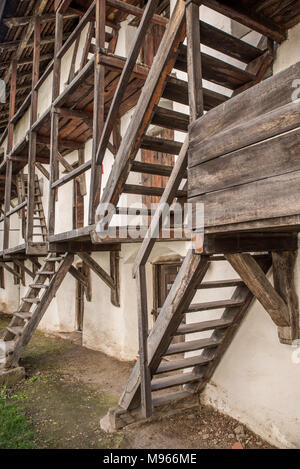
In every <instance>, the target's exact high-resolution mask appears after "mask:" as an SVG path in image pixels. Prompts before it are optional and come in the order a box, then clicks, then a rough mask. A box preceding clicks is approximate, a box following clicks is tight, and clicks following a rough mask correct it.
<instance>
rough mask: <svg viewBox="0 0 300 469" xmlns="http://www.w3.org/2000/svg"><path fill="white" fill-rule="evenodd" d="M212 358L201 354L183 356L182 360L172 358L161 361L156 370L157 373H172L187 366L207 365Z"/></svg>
mask: <svg viewBox="0 0 300 469" xmlns="http://www.w3.org/2000/svg"><path fill="white" fill-rule="evenodd" d="M211 360H212V359H209V358H207V359H206V358H203V357H202V356H201V355H198V356H197V357H188V358H183V359H182V360H171V361H169V362H164V363H161V364H160V365H159V367H158V369H157V370H156V372H155V375H160V374H162V373H170V372H171V371H177V370H183V369H185V368H191V367H194V366H205V365H207V364H208V363H209V362H210V361H211Z"/></svg>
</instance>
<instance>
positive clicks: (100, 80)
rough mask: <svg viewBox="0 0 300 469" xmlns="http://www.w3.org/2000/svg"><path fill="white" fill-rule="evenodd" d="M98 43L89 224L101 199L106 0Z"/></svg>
mask: <svg viewBox="0 0 300 469" xmlns="http://www.w3.org/2000/svg"><path fill="white" fill-rule="evenodd" d="M95 15H96V44H95V51H96V56H95V64H94V121H93V148H92V166H91V184H90V198H89V216H88V222H89V225H93V224H94V223H95V214H96V210H97V207H98V204H99V200H100V193H101V181H102V165H101V163H100V164H99V162H98V161H97V149H98V145H99V142H100V139H101V135H102V132H103V128H104V107H105V101H104V96H105V67H104V66H103V65H102V64H101V63H100V54H101V51H102V50H103V49H104V48H105V19H106V0H96V12H95Z"/></svg>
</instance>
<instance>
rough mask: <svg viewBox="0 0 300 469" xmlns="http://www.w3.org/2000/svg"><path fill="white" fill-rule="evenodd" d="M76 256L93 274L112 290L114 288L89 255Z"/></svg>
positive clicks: (102, 270)
mask: <svg viewBox="0 0 300 469" xmlns="http://www.w3.org/2000/svg"><path fill="white" fill-rule="evenodd" d="M78 256H79V257H80V258H81V259H82V260H83V261H84V262H85V263H86V264H87V265H88V266H89V267H90V268H91V269H92V270H93V272H95V274H96V275H98V277H100V278H101V280H103V282H104V283H105V284H106V285H107V286H108V287H109V288H111V289H112V290H113V289H114V288H115V284H114V280H113V279H112V278H111V276H110V275H108V274H107V273H106V272H105V270H104V269H102V267H101V266H100V265H99V264H98V263H97V262H96V261H95V260H94V259H93V258H92V257H91V256H90V255H89V254H86V253H82V252H79V253H78Z"/></svg>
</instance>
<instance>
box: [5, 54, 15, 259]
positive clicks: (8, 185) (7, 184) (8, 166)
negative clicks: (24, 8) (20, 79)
mask: <svg viewBox="0 0 300 469" xmlns="http://www.w3.org/2000/svg"><path fill="white" fill-rule="evenodd" d="M16 89H17V61H16V60H14V61H13V62H12V74H11V82H10V102H9V124H8V137H7V152H6V153H7V154H6V177H5V196H4V233H3V251H4V250H5V249H8V248H9V230H10V217H9V216H8V212H9V209H10V200H11V178H12V160H11V158H10V152H11V151H12V148H13V138H14V124H13V123H12V122H11V120H12V118H13V116H14V114H15V104H16Z"/></svg>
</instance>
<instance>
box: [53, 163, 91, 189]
mask: <svg viewBox="0 0 300 469" xmlns="http://www.w3.org/2000/svg"><path fill="white" fill-rule="evenodd" d="M90 168H91V161H87V162H86V163H83V164H82V165H80V166H78V168H75V169H72V171H70V172H69V174H66V175H65V176H63V177H61V178H60V179H57V180H56V181H55V182H54V183H53V184H52V189H55V188H56V187H60V186H63V185H64V184H66V183H67V182H69V181H71V180H72V179H75V178H77V177H78V176H80V175H81V174H83V173H84V172H85V171H87V170H88V169H90Z"/></svg>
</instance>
